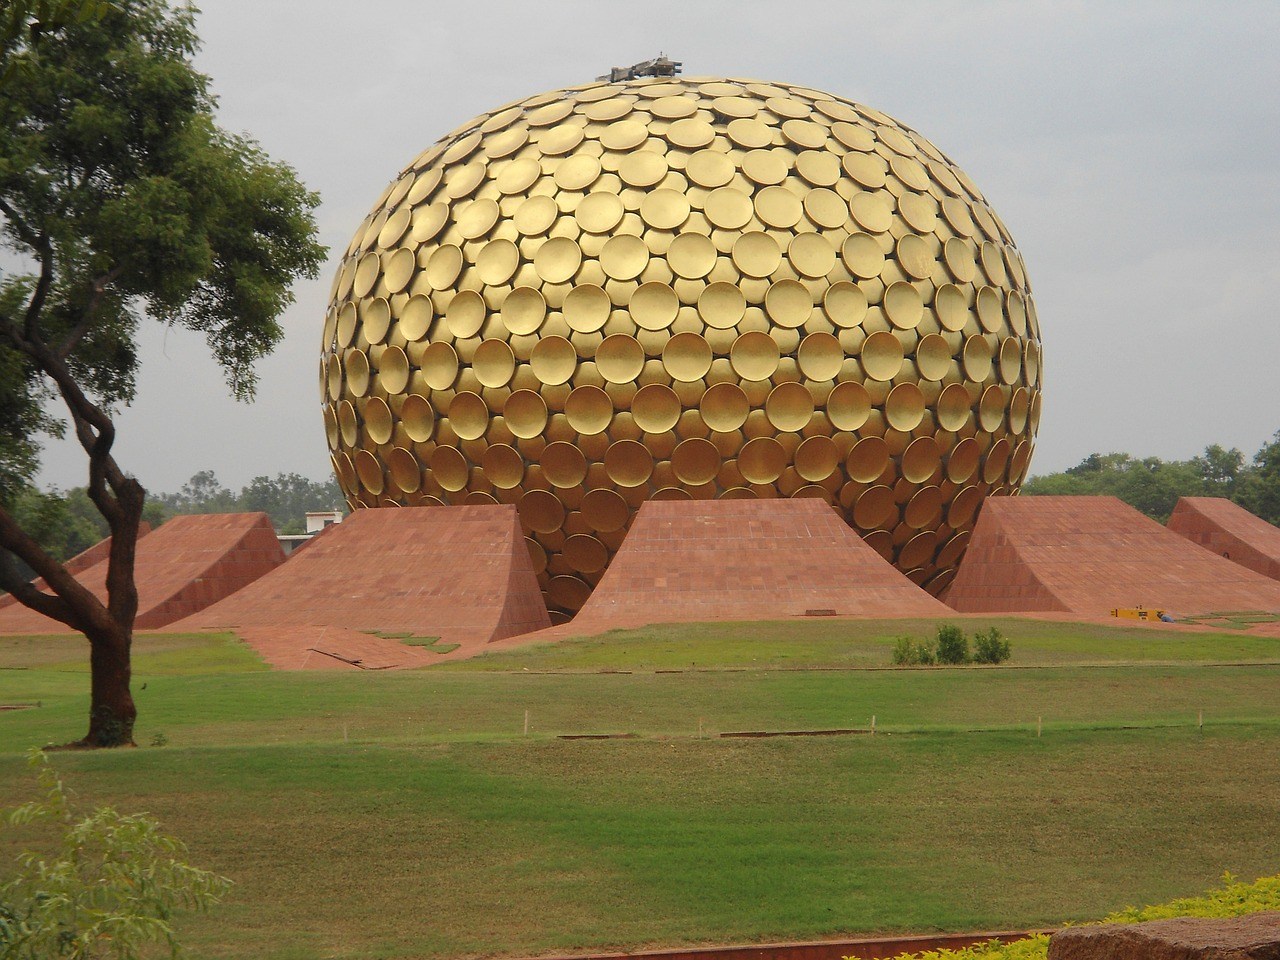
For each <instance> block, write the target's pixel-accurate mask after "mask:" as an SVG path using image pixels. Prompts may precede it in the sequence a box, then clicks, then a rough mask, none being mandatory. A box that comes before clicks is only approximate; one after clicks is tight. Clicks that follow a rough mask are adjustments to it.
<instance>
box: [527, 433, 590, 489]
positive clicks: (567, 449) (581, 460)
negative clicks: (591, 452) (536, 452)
mask: <svg viewBox="0 0 1280 960" xmlns="http://www.w3.org/2000/svg"><path fill="white" fill-rule="evenodd" d="M538 463H539V465H540V466H541V467H542V475H543V476H544V477H546V478H547V482H548V483H550V484H551V485H552V486H554V487H560V488H561V489H567V488H569V487H576V486H577V485H578V484H580V483H582V481H583V480H585V479H586V477H587V458H586V457H584V456H583V455H582V451H581V450H579V449H578V448H577V447H576V446H575V445H574V444H572V443H566V442H565V441H563V440H557V441H555V442H554V443H549V444H547V446H546V447H545V448H544V449H543V451H542V456H541V457H539V458H538Z"/></svg>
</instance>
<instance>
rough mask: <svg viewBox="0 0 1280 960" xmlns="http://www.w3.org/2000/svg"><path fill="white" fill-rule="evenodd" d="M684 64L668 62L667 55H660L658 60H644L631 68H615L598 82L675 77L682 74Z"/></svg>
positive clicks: (674, 61) (675, 61) (599, 78)
mask: <svg viewBox="0 0 1280 960" xmlns="http://www.w3.org/2000/svg"><path fill="white" fill-rule="evenodd" d="M683 66H684V64H683V63H682V62H681V61H679V60H668V59H667V57H666V54H663V53H659V54H658V58H657V59H656V60H642V61H641V62H640V63H633V64H632V65H631V66H629V67H614V68H613V69H612V70H610V71H609V72H608V73H606V74H605V75H604V76H602V77H596V79H597V80H607V81H609V82H610V83H617V82H618V81H620V80H638V79H640V78H641V77H674V76H677V75H678V74H679V73H680V68H681V67H683Z"/></svg>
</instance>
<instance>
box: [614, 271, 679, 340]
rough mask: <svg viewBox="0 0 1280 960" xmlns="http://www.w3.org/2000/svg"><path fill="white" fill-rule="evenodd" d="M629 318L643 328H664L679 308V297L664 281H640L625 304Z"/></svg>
mask: <svg viewBox="0 0 1280 960" xmlns="http://www.w3.org/2000/svg"><path fill="white" fill-rule="evenodd" d="M627 309H628V310H629V311H630V313H631V319H632V320H634V321H635V323H636V326H638V327H640V328H641V329H643V330H665V329H666V328H667V327H669V326H671V324H672V322H673V321H674V320H675V318H676V313H677V312H678V311H679V310H680V298H679V297H677V296H676V293H675V291H674V290H672V289H671V288H670V287H669V286H667V285H666V284H665V283H660V282H659V281H657V280H653V281H650V282H649V283H642V284H640V286H638V287H637V288H636V289H635V292H634V293H632V294H631V301H630V303H628V305H627Z"/></svg>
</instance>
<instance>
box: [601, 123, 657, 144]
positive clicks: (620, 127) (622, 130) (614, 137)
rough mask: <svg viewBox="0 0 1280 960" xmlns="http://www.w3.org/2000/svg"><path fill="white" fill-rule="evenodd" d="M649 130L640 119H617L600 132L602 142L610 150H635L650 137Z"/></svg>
mask: <svg viewBox="0 0 1280 960" xmlns="http://www.w3.org/2000/svg"><path fill="white" fill-rule="evenodd" d="M648 136H649V130H648V128H647V127H646V126H645V125H644V124H643V123H640V122H639V121H638V120H617V121H615V122H613V123H611V124H609V125H608V126H607V127H605V128H604V131H603V132H602V133H601V134H600V142H601V143H602V144H604V146H605V147H606V148H607V149H609V150H616V151H619V152H623V151H626V150H634V149H635V148H636V147H638V146H640V144H642V143H644V142H645V140H646V139H648Z"/></svg>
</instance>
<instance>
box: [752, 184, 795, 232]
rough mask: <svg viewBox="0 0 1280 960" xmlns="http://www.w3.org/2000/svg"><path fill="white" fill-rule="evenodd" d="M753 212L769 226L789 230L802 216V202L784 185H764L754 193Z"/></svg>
mask: <svg viewBox="0 0 1280 960" xmlns="http://www.w3.org/2000/svg"><path fill="white" fill-rule="evenodd" d="M755 213H756V216H758V217H759V218H760V220H761V221H762V222H763V223H765V224H768V225H769V226H771V227H774V228H776V229H778V230H790V229H791V228H792V227H794V226H795V225H796V224H797V223H799V222H800V218H801V217H802V216H804V204H802V203H801V202H800V198H799V197H797V196H796V195H795V194H794V193H792V192H791V191H790V190H788V189H787V188H786V187H765V188H764V189H763V190H761V191H760V192H759V193H757V194H756V198H755ZM744 222H745V221H744Z"/></svg>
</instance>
